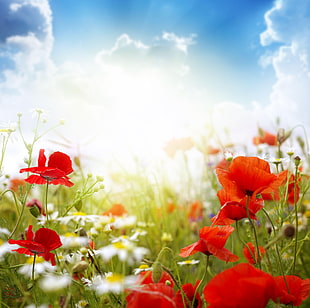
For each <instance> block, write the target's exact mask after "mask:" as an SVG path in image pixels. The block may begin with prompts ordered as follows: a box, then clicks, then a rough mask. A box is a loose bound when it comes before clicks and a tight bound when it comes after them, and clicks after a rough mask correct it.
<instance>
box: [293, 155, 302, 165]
mask: <svg viewBox="0 0 310 308" xmlns="http://www.w3.org/2000/svg"><path fill="white" fill-rule="evenodd" d="M294 161H295V166H296V167H298V166H299V164H300V161H301V158H300V157H299V156H295V158H294Z"/></svg>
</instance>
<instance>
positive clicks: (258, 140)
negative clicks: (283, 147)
mask: <svg viewBox="0 0 310 308" xmlns="http://www.w3.org/2000/svg"><path fill="white" fill-rule="evenodd" d="M259 132H260V134H259V136H257V137H254V138H253V144H255V145H258V144H263V143H266V144H268V145H277V136H276V135H273V134H271V133H269V132H267V131H265V130H261V129H260V131H259Z"/></svg>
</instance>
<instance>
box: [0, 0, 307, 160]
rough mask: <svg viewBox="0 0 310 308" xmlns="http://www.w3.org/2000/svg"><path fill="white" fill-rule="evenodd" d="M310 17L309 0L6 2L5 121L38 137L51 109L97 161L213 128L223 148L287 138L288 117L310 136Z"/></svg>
mask: <svg viewBox="0 0 310 308" xmlns="http://www.w3.org/2000/svg"><path fill="white" fill-rule="evenodd" d="M309 12H310V0H277V1H272V0H259V1H248V0H234V1H231V0H230V1H229V0H217V1H215V0H213V1H211V0H156V1H155V0H152V1H151V0H131V1H127V0H109V1H107V0H100V1H99V0H92V1H86V0H79V1H77V0H74V1H73V0H66V1H61V0H1V1H0V107H1V111H2V113H1V116H0V117H1V119H0V124H1V126H2V127H3V126H5V125H7V124H6V123H7V122H8V121H9V122H10V121H11V122H13V121H15V119H16V114H17V113H18V112H21V113H23V115H24V118H25V120H24V121H26V124H25V127H24V129H25V130H26V131H28V133H29V134H31V125H30V124H31V123H32V122H33V121H32V120H28V119H31V113H30V110H32V109H33V108H41V109H44V110H46V118H47V119H48V122H47V123H51V125H52V124H53V123H55V122H57V121H58V120H59V119H65V121H66V125H65V126H64V127H63V128H62V130H61V132H60V134H61V135H64V136H65V137H66V138H67V139H69V140H71V142H72V143H75V144H79V145H80V146H82V145H83V144H84V145H85V144H87V151H88V152H93V153H95V152H96V153H97V152H98V151H100V152H103V153H116V152H117V153H124V155H127V153H134V154H135V153H141V154H143V155H148V156H149V155H150V153H155V152H156V151H157V150H156V149H159V148H162V146H163V145H164V144H165V142H167V141H168V140H169V139H171V138H174V137H176V138H178V137H184V136H188V135H190V136H193V137H197V135H199V134H202V135H203V134H208V133H209V132H208V131H207V130H208V129H210V127H211V128H212V129H211V130H212V131H216V133H217V135H218V137H219V138H221V139H223V140H222V142H223V143H225V142H226V143H229V142H234V143H241V142H244V140H251V138H249V137H251V136H253V135H254V134H256V133H257V127H258V126H261V127H263V128H265V129H268V130H269V131H271V132H273V133H276V130H277V127H278V126H279V124H278V122H277V119H278V118H280V119H281V126H284V127H285V128H286V129H289V128H290V127H293V126H295V125H304V126H305V127H308V126H309V124H308V123H309V116H310V112H309V94H310V93H309V89H310V64H309V63H310V13H309ZM27 121H28V122H27ZM227 132H229V134H227ZM245 135H247V136H245ZM106 155H107V154H106Z"/></svg>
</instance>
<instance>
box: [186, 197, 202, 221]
mask: <svg viewBox="0 0 310 308" xmlns="http://www.w3.org/2000/svg"><path fill="white" fill-rule="evenodd" d="M187 217H188V218H189V220H190V221H197V220H202V218H203V205H202V203H201V202H200V201H195V202H193V203H191V204H190V206H189V209H188V212H187Z"/></svg>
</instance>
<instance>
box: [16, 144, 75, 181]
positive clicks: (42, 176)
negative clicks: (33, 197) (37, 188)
mask: <svg viewBox="0 0 310 308" xmlns="http://www.w3.org/2000/svg"><path fill="white" fill-rule="evenodd" d="M45 164H46V157H45V155H44V150H43V149H41V150H40V152H39V158H38V166H37V167H31V168H23V169H20V171H19V172H21V173H22V172H32V173H36V174H38V175H36V174H32V175H30V176H29V177H28V178H27V179H25V181H26V182H28V183H30V184H41V185H42V184H46V183H49V184H53V185H65V186H68V187H70V186H73V185H74V184H73V183H72V182H70V181H69V177H68V176H67V175H68V174H70V173H71V172H73V169H72V162H71V159H70V157H69V156H68V155H67V154H64V153H62V152H54V153H53V154H51V155H50V157H49V160H48V163H47V166H45Z"/></svg>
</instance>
